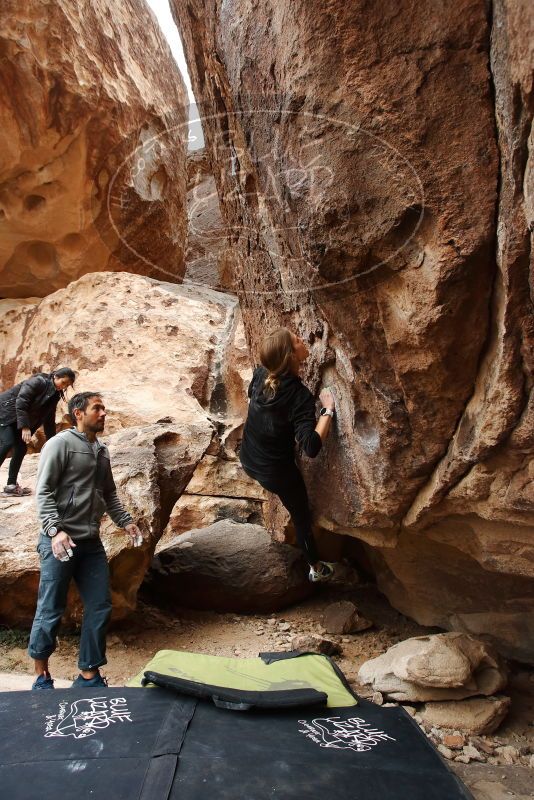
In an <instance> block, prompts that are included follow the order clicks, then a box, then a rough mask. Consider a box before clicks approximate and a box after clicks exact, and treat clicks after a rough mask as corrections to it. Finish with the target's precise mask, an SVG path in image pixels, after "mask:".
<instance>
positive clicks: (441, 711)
mask: <svg viewBox="0 0 534 800" xmlns="http://www.w3.org/2000/svg"><path fill="white" fill-rule="evenodd" d="M509 709H510V698H509V697H504V696H503V695H500V696H497V697H471V698H468V699H466V700H449V701H447V702H442V703H439V702H438V703H425V705H424V707H423V708H422V709H421V711H420V712H419V713H420V714H421V717H422V718H423V722H425V723H427V724H428V725H435V726H436V727H439V728H451V729H453V730H459V731H464V732H465V733H475V734H479V735H485V734H489V733H494V731H496V730H497V728H498V727H499V726H500V724H501V723H502V721H503V720H504V718H505V717H506V715H507V714H508V711H509Z"/></svg>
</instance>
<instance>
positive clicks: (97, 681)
mask: <svg viewBox="0 0 534 800" xmlns="http://www.w3.org/2000/svg"><path fill="white" fill-rule="evenodd" d="M107 685H108V682H107V680H106V678H104V676H103V675H101V674H100V672H97V673H96V675H93V677H92V678H84V677H83V675H78V677H77V678H76V680H75V681H73V683H72V688H73V689H79V688H81V687H85V688H86V689H93V688H94V687H95V686H107Z"/></svg>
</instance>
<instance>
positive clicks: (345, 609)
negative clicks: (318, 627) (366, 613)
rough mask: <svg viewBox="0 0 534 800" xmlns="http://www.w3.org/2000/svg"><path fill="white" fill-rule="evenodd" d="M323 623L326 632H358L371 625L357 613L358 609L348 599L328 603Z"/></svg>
mask: <svg viewBox="0 0 534 800" xmlns="http://www.w3.org/2000/svg"><path fill="white" fill-rule="evenodd" d="M323 623H324V627H325V628H326V630H327V632H328V633H358V632H359V631H364V630H366V629H367V628H371V627H372V625H373V623H372V622H370V621H369V620H368V619H365V618H364V617H361V616H360V615H359V614H358V609H357V608H356V606H355V605H354V603H351V602H350V601H349V600H340V601H338V602H337V603H330V605H329V606H327V608H326V610H325V612H324V618H323Z"/></svg>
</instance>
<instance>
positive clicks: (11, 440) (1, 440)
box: [0, 424, 29, 494]
mask: <svg viewBox="0 0 534 800" xmlns="http://www.w3.org/2000/svg"><path fill="white" fill-rule="evenodd" d="M10 450H12V451H13V452H12V454H11V461H10V463H9V472H8V478H7V484H6V486H5V488H4V492H6V493H7V494H19V492H18V491H17V479H18V475H19V471H20V467H21V464H22V461H23V459H24V456H25V455H26V453H27V451H28V448H27V446H26V444H25V443H24V442H23V441H22V433H21V431H19V430H18V429H17V426H16V425H15V424H12V425H2V426H1V427H0V466H2V464H3V462H4V461H5V459H6V456H7V454H8V453H9V451H10ZM23 493H24V494H29V491H28V490H26V491H24V492H23Z"/></svg>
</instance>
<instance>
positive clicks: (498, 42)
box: [171, 0, 534, 661]
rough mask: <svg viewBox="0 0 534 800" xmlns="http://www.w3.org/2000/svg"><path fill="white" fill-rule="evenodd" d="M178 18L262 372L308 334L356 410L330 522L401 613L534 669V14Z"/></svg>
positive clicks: (346, 420)
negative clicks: (266, 353) (358, 546)
mask: <svg viewBox="0 0 534 800" xmlns="http://www.w3.org/2000/svg"><path fill="white" fill-rule="evenodd" d="M171 6H173V8H174V14H175V17H176V20H177V22H178V24H179V26H180V29H181V32H182V38H183V41H184V48H185V52H186V56H187V60H188V66H189V71H190V73H191V77H192V82H193V87H194V90H195V92H196V94H197V97H198V98H199V102H200V105H201V108H202V110H203V114H204V117H205V119H204V123H203V129H204V135H205V141H206V150H207V153H208V155H209V158H210V160H211V164H212V170H213V175H214V177H215V181H216V184H217V188H218V191H219V197H220V201H221V210H222V213H223V216H224V218H225V221H226V223H227V225H228V227H229V228H230V229H231V232H232V242H233V246H234V250H235V261H234V280H233V285H234V286H235V287H236V291H237V293H238V295H239V297H240V301H241V307H242V310H243V315H244V323H245V328H246V331H247V336H248V339H249V341H250V343H251V348H252V351H253V355H254V356H257V353H258V346H259V342H260V340H261V338H262V336H263V335H264V332H265V330H266V329H267V328H269V327H274V326H276V325H278V324H280V323H284V324H287V325H289V326H290V327H292V328H293V329H294V330H296V331H298V332H299V333H300V334H301V335H302V336H304V338H305V339H306V340H307V341H308V342H309V343H310V351H311V355H310V359H309V362H308V366H307V369H306V374H305V379H306V381H307V383H308V385H309V386H310V388H311V389H312V391H316V390H318V388H319V386H320V384H321V382H323V383H326V384H330V385H332V386H333V387H334V389H335V391H336V395H337V398H338V416H337V426H336V428H337V429H336V432H335V433H334V435H332V436H331V437H330V439H329V441H328V443H327V445H326V447H325V448H324V450H323V453H322V454H321V456H320V457H319V458H318V459H317V460H316V462H315V463H314V464H312V465H310V466H309V467H308V468H307V471H308V477H309V478H310V479H311V480H312V481H313V486H314V490H313V499H314V504H315V512H316V519H317V520H318V521H319V522H320V524H322V525H323V527H324V528H326V529H328V530H332V531H334V532H336V533H340V534H347V535H349V536H353V537H356V538H359V539H360V540H362V541H363V542H365V543H367V545H368V547H367V550H368V553H367V556H368V563H369V562H370V563H371V564H372V565H373V567H374V569H375V571H376V573H377V577H378V581H379V584H380V586H381V588H382V589H383V591H384V592H385V593H386V594H387V595H388V597H389V599H390V600H391V601H392V603H393V604H394V605H395V606H396V607H397V608H399V609H400V610H402V611H403V612H405V613H407V614H410V615H411V616H413V617H415V618H416V619H417V620H418V621H419V622H421V623H424V624H432V625H440V626H444V627H446V628H452V629H457V628H459V629H461V630H465V631H468V632H473V633H474V634H479V633H481V634H484V635H490V636H492V637H493V640H494V642H495V644H496V645H497V646H498V647H499V648H501V650H503V651H504V652H506V653H507V654H509V655H513V656H514V657H516V658H521V659H526V660H532V661H534V601H533V598H534V568H533V561H532V559H531V558H530V557H529V552H530V550H531V545H532V536H533V534H534V516H533V511H534V496H533V489H532V486H533V483H532V480H531V471H532V457H533V453H534V433H533V431H534V424H533V420H534V417H533V414H534V402H533V386H534V380H533V369H532V366H533V355H532V354H533V353H534V347H533V344H534V322H533V320H534V315H533V314H532V304H531V291H530V289H529V287H530V286H531V279H530V278H529V275H530V262H531V253H532V252H533V251H534V248H533V247H532V236H533V231H534V190H533V176H534V170H533V169H532V156H531V153H532V143H531V136H532V133H531V130H532V113H533V110H532V109H533V105H532V72H533V66H534V44H533V43H534V31H533V28H534V15H533V14H532V10H531V8H530V7H529V5H528V3H526V2H525V0H497V2H495V3H494V4H493V11H492V15H491V16H488V13H487V3H486V2H485V0H461V2H459V3H454V4H451V3H445V4H443V3H441V4H439V3H432V2H423V3H419V4H414V3H413V2H412V0H402V2H401V3H400V4H399V3H398V2H395V3H394V2H389V1H388V2H386V3H380V4H375V5H374V6H372V7H371V6H370V5H369V4H368V3H365V2H363V0H357V2H351V3H345V2H342V0H334V2H333V3H329V4H326V5H325V4H324V3H320V2H318V1H317V0H312V1H311V2H309V1H308V0H297V2H296V3H295V2H293V3H289V2H285V1H284V0H283V1H282V2H279V3H277V4H274V3H272V2H271V0H259V2H256V3H254V4H251V3H249V2H247V0H229V2H225V3H224V4H220V3H217V2H215V0H208V2H205V0H190V2H188V3H180V2H178V0H172V3H171ZM334 17H335V20H336V24H335V25H332V22H331V21H332V19H333V18H334ZM280 30H283V31H284V34H283V35H279V33H278V32H279V31H280ZM258 76H261V80H258ZM473 119H476V125H473ZM433 594H434V596H432V595H433Z"/></svg>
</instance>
